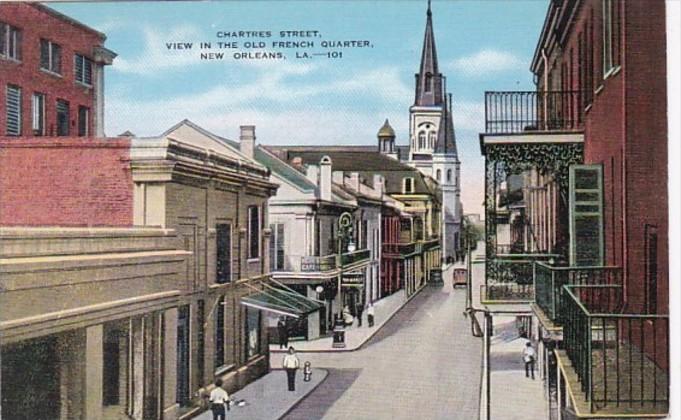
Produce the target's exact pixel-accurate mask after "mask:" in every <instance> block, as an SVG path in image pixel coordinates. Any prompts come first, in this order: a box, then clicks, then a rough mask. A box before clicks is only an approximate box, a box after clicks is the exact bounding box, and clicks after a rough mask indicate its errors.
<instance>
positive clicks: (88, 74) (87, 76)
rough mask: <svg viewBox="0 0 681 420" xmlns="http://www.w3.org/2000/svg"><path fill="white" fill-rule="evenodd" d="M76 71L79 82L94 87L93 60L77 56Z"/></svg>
mask: <svg viewBox="0 0 681 420" xmlns="http://www.w3.org/2000/svg"><path fill="white" fill-rule="evenodd" d="M74 69H75V73H76V81H77V82H80V83H82V84H84V85H87V86H92V60H90V59H89V58H87V57H85V56H82V55H80V54H76V58H75V65H74Z"/></svg>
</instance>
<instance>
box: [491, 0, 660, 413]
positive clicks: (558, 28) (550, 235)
mask: <svg viewBox="0 0 681 420" xmlns="http://www.w3.org/2000/svg"><path fill="white" fill-rule="evenodd" d="M665 13H666V10H665V3H664V2H663V1H649V2H640V1H634V0H626V1H625V0H622V1H616V0H575V1H558V0H552V1H550V2H549V8H548V12H547V16H546V19H545V22H544V27H543V28H542V31H541V34H540V37H539V41H538V45H537V47H536V50H535V53H534V58H533V60H532V64H531V70H532V72H533V73H534V77H535V82H536V85H537V90H536V91H534V92H488V93H486V98H485V99H486V121H485V123H486V131H485V133H483V134H481V135H480V139H481V148H482V151H483V154H484V155H485V159H486V169H487V172H486V212H487V214H486V230H487V250H486V252H487V262H486V264H487V268H488V270H487V282H488V283H489V282H492V283H493V282H494V281H495V279H498V278H499V277H500V276H501V275H502V274H503V273H504V270H503V269H504V264H507V263H508V261H504V259H505V258H506V259H508V258H507V257H513V256H512V255H503V253H502V252H500V251H499V249H500V248H499V247H498V246H497V242H498V238H497V236H498V235H499V230H497V226H496V224H497V222H496V220H498V217H496V216H498V214H499V211H508V210H509V209H511V207H510V206H507V208H504V205H503V203H502V202H501V200H499V203H500V206H497V190H498V185H499V184H501V182H502V181H503V180H508V179H509V177H510V176H511V175H521V176H522V179H523V187H522V190H523V194H522V198H520V197H518V200H516V201H514V202H513V204H514V208H513V211H514V212H515V214H516V216H517V219H516V220H519V221H521V222H522V225H523V226H521V229H515V230H514V232H516V233H519V234H516V235H514V239H516V242H517V243H516V244H511V246H512V249H513V245H520V246H521V248H522V249H523V252H524V255H525V259H526V260H528V261H530V262H531V265H530V267H531V271H530V272H531V273H532V275H531V276H530V278H531V280H532V286H533V288H534V290H533V294H534V299H533V301H532V303H531V309H532V311H533V321H534V322H533V324H534V328H533V334H532V338H533V339H535V340H537V345H538V347H539V357H538V359H539V366H540V370H541V372H542V375H543V377H544V379H546V382H545V385H546V389H547V395H548V396H551V398H549V400H550V401H551V403H552V408H553V409H554V410H556V413H555V414H556V415H558V416H559V417H558V418H561V417H560V416H563V417H562V418H585V417H589V418H611V417H617V416H621V415H626V416H629V417H656V416H663V415H665V414H666V413H667V411H668V406H669V357H670V351H669V316H668V315H667V314H668V313H669V271H668V264H669V260H668V253H669V248H668V235H667V232H668V218H667V211H668V198H667V98H668V96H667V89H666V86H667V84H666V83H667V79H666V78H667V74H666V31H665V17H666V16H665ZM516 227H518V226H514V228H516ZM542 258H543V262H542ZM532 261H534V262H532ZM507 265H508V264H507ZM516 272H519V271H518V270H517V269H516ZM507 274H508V272H507ZM516 281H518V283H520V280H519V279H516ZM488 287H490V285H489V284H488Z"/></svg>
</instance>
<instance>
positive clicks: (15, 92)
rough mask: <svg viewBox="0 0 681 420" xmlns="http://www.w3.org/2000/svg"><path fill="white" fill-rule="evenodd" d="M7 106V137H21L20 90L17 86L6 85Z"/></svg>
mask: <svg viewBox="0 0 681 420" xmlns="http://www.w3.org/2000/svg"><path fill="white" fill-rule="evenodd" d="M5 103H6V105H7V115H6V120H7V128H6V131H7V135H8V136H20V135H21V88H20V87H19V86H14V85H7V90H6V101H5Z"/></svg>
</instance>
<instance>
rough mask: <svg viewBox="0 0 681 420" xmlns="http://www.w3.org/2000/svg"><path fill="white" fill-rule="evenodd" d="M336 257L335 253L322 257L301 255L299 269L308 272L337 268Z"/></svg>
mask: <svg viewBox="0 0 681 420" xmlns="http://www.w3.org/2000/svg"><path fill="white" fill-rule="evenodd" d="M337 258H338V256H337V255H336V254H331V255H325V256H323V257H318V256H313V255H306V256H303V257H301V258H300V271H302V272H306V273H309V272H317V271H330V270H335V269H336V268H338V264H337V263H336V259H337Z"/></svg>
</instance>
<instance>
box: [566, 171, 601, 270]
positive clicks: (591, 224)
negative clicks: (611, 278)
mask: <svg viewBox="0 0 681 420" xmlns="http://www.w3.org/2000/svg"><path fill="white" fill-rule="evenodd" d="M570 265H576V266H594V265H595V266H599V265H603V167H602V166H601V165H574V166H571V167H570Z"/></svg>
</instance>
